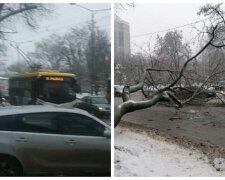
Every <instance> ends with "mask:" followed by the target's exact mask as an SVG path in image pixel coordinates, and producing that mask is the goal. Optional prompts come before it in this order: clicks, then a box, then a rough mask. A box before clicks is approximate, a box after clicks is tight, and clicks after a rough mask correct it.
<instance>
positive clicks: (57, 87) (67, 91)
mask: <svg viewBox="0 0 225 180" xmlns="http://www.w3.org/2000/svg"><path fill="white" fill-rule="evenodd" d="M42 90H43V91H42V93H41V96H40V98H41V99H43V100H44V101H47V102H51V103H55V104H62V103H66V102H71V101H73V100H75V99H76V95H75V92H74V89H73V84H71V83H69V82H56V81H44V83H43V89H42Z"/></svg>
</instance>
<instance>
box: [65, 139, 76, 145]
mask: <svg viewBox="0 0 225 180" xmlns="http://www.w3.org/2000/svg"><path fill="white" fill-rule="evenodd" d="M66 143H67V144H76V143H77V142H76V141H75V140H74V139H70V140H67V141H66Z"/></svg>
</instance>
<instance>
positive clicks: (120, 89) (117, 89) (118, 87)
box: [114, 85, 124, 97]
mask: <svg viewBox="0 0 225 180" xmlns="http://www.w3.org/2000/svg"><path fill="white" fill-rule="evenodd" d="M123 88H124V86H121V85H114V95H115V96H116V97H120V96H122V93H123Z"/></svg>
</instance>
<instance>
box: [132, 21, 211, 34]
mask: <svg viewBox="0 0 225 180" xmlns="http://www.w3.org/2000/svg"><path fill="white" fill-rule="evenodd" d="M208 19H210V18H206V19H202V20H199V21H195V22H192V23H188V24H184V25H181V26H176V27H173V28H169V29H164V30H161V31H155V32H150V33H144V34H138V35H134V36H131V38H138V37H143V36H149V35H153V34H158V33H162V32H167V31H171V30H175V29H179V28H183V27H186V26H190V25H193V24H197V23H200V22H202V21H205V20H208Z"/></svg>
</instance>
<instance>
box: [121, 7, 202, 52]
mask: <svg viewBox="0 0 225 180" xmlns="http://www.w3.org/2000/svg"><path fill="white" fill-rule="evenodd" d="M202 5H203V4H174V3H171V4H136V7H135V8H128V9H127V10H124V11H122V12H121V13H120V14H119V16H120V17H121V18H122V19H124V20H126V21H128V22H129V23H130V33H131V42H132V43H131V50H132V52H136V51H138V50H139V51H140V48H139V47H137V46H141V47H142V48H143V47H144V49H146V44H145V43H146V42H147V41H149V40H150V42H151V46H150V48H151V50H152V49H153V46H154V42H155V37H156V36H157V34H159V35H160V36H163V35H164V34H165V32H161V33H154V32H158V31H162V30H166V29H170V28H174V27H178V26H182V25H185V24H189V23H192V22H196V21H199V20H201V19H204V17H199V16H198V15H197V12H198V9H199V7H200V6H202ZM199 24H200V23H198V24H197V25H198V26H199ZM191 27H193V25H189V26H185V27H182V28H178V29H177V30H181V31H182V32H183V37H184V40H185V41H188V42H190V41H191V40H193V39H194V38H195V36H196V33H197V32H196V31H195V30H194V29H193V28H191ZM146 33H154V34H151V35H146V36H139V37H134V36H136V35H142V34H146ZM135 44H136V45H135ZM144 44H145V45H144Z"/></svg>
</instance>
